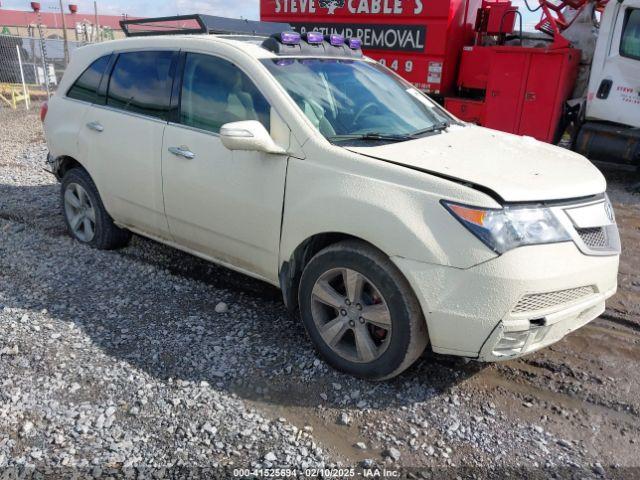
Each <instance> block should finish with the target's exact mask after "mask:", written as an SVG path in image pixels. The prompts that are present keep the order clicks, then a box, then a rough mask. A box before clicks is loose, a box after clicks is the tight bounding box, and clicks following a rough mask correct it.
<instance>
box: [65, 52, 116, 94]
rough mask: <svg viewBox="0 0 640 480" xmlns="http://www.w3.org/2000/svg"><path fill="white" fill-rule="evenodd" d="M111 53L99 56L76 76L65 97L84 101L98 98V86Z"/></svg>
mask: <svg viewBox="0 0 640 480" xmlns="http://www.w3.org/2000/svg"><path fill="white" fill-rule="evenodd" d="M110 59H111V54H109V55H105V56H104V57H100V58H99V59H97V60H96V61H95V62H93V63H92V64H91V65H89V67H88V68H87V69H86V70H85V71H84V72H83V73H82V75H80V76H79V77H78V79H77V80H76V81H75V83H74V84H73V85H72V86H71V88H70V89H69V91H68V92H67V97H69V98H73V99H74V100H82V101H84V102H91V103H93V102H95V101H96V100H97V98H98V87H99V86H100V80H102V75H103V74H104V71H105V70H106V68H107V66H108V65H109V60H110Z"/></svg>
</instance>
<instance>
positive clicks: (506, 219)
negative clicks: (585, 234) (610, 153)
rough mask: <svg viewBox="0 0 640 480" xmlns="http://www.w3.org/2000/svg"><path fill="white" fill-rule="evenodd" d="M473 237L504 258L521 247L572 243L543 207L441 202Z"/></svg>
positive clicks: (553, 217) (558, 223)
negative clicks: (488, 205)
mask: <svg viewBox="0 0 640 480" xmlns="http://www.w3.org/2000/svg"><path fill="white" fill-rule="evenodd" d="M442 204H443V205H444V206H445V208H446V209H447V210H449V212H450V213H451V214H452V215H453V216H454V217H456V218H457V219H458V220H459V221H460V223H462V225H464V226H465V227H467V229H469V231H470V232H471V233H473V234H474V235H475V236H476V237H478V238H479V239H480V240H482V241H483V242H484V243H485V244H486V245H487V246H488V247H489V248H490V249H491V250H493V251H495V252H496V253H499V254H502V253H504V252H506V251H508V250H511V249H513V248H516V247H520V246H522V245H534V244H539V243H556V242H565V241H568V240H571V237H570V236H569V234H568V233H567V231H566V230H565V229H564V227H563V226H562V225H561V224H560V222H559V221H558V219H557V218H556V217H555V215H554V214H553V213H552V212H551V210H549V209H548V208H544V207H515V206H514V207H504V208H501V209H493V208H478V207H470V206H467V205H459V204H455V203H449V202H444V201H443V202H442Z"/></svg>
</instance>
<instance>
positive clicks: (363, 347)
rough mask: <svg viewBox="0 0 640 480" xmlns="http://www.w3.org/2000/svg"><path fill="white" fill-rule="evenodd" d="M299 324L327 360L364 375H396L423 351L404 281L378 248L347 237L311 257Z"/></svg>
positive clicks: (422, 331) (422, 333) (418, 317)
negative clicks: (302, 324)
mask: <svg viewBox="0 0 640 480" xmlns="http://www.w3.org/2000/svg"><path fill="white" fill-rule="evenodd" d="M299 296H300V297H299V304H300V311H301V315H302V320H303V323H304V325H305V327H306V329H307V332H308V334H309V336H310V338H311V340H312V342H313V343H314V346H315V347H316V350H317V351H318V352H319V353H320V355H322V356H323V357H324V358H325V360H326V361H327V362H328V363H329V364H330V365H332V366H333V367H334V368H336V369H338V370H342V371H345V372H347V373H350V374H352V375H355V376H357V377H362V378H368V379H377V380H382V379H385V378H391V377H393V376H395V375H398V374H399V373H401V372H402V371H403V370H405V369H406V368H408V367H409V366H410V365H411V364H412V363H414V362H415V360H416V359H417V358H418V357H419V356H420V355H421V354H422V352H423V351H424V348H425V346H426V345H427V343H428V335H427V329H426V324H425V321H424V317H423V315H422V312H421V309H420V306H419V304H418V302H417V300H416V298H415V295H414V294H413V291H412V290H411V288H410V286H409V284H408V283H407V281H406V279H405V278H404V277H403V276H402V274H401V273H400V271H399V270H398V269H397V267H396V266H395V265H394V264H393V263H392V262H391V260H389V258H388V257H387V256H386V255H384V254H383V253H382V252H380V251H378V250H376V249H375V248H373V247H370V246H369V245H367V244H365V243H363V242H358V241H345V242H340V243H338V244H336V245H332V246H330V247H327V248H326V249H324V250H322V251H321V252H319V253H318V254H317V255H315V256H314V257H313V258H312V259H311V261H310V262H309V263H308V264H307V266H306V267H305V269H304V272H303V274H302V279H301V282H300V290H299Z"/></svg>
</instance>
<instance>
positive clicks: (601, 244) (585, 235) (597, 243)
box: [576, 227, 609, 249]
mask: <svg viewBox="0 0 640 480" xmlns="http://www.w3.org/2000/svg"><path fill="white" fill-rule="evenodd" d="M576 231H577V232H578V235H580V238H581V239H582V241H583V242H584V244H585V245H586V246H587V247H589V248H596V249H602V248H608V247H609V240H608V239H607V234H606V233H605V230H604V228H603V227H595V228H576Z"/></svg>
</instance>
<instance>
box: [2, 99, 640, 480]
mask: <svg viewBox="0 0 640 480" xmlns="http://www.w3.org/2000/svg"><path fill="white" fill-rule="evenodd" d="M45 155H46V147H45V145H44V144H43V141H42V136H41V133H40V127H39V124H38V122H37V119H36V116H35V115H33V114H32V115H30V116H26V115H24V114H20V113H11V112H7V111H6V110H0V468H2V467H7V466H9V467H15V466H27V465H31V466H34V467H38V468H42V467H65V466H66V467H76V468H82V469H86V471H88V472H92V474H94V475H95V476H102V474H103V473H104V472H108V471H110V470H109V469H114V468H127V467H152V468H168V467H179V466H189V467H194V466H201V467H213V468H216V467H219V466H220V467H233V466H241V467H250V466H254V467H261V466H262V467H271V466H280V465H282V466H286V467H299V468H304V467H312V466H313V467H318V466H335V465H350V466H355V465H365V466H367V467H371V466H375V465H386V466H393V467H398V466H412V467H422V466H430V467H437V466H449V465H454V466H470V467H474V466H479V467H485V468H486V467H519V466H525V467H529V468H536V467H539V468H542V467H547V468H558V467H571V468H574V467H578V466H579V467H582V468H583V469H584V471H585V472H586V473H587V474H586V477H589V476H590V475H599V474H600V472H601V470H605V469H610V468H612V467H615V466H616V464H621V465H623V466H625V465H626V466H634V465H637V455H635V456H634V452H635V453H637V444H636V443H634V442H631V440H632V439H634V438H638V435H639V432H640V421H639V416H638V412H639V411H640V409H638V405H637V403H634V400H633V399H627V397H622V398H619V397H616V396H615V395H616V394H617V393H616V392H615V389H614V388H612V387H613V386H614V385H615V384H616V380H617V379H614V378H613V377H610V378H611V379H609V378H607V377H608V375H615V374H610V373H607V374H604V373H599V371H598V368H597V366H596V365H594V364H593V362H594V360H593V359H589V360H588V361H586V360H585V363H586V366H585V364H582V363H580V364H576V365H573V366H570V365H568V364H566V363H564V362H570V361H571V360H570V359H571V358H580V355H582V351H580V354H576V353H575V352H574V351H572V350H571V349H572V348H573V347H572V345H571V344H568V343H561V344H559V345H560V346H559V347H554V348H556V350H554V349H549V350H547V351H545V352H542V353H540V354H536V355H535V356H533V357H530V359H529V360H527V361H517V362H509V363H507V364H504V365H499V366H488V367H487V366H484V365H480V364H476V363H473V362H471V363H467V362H464V361H461V360H457V359H449V358H446V357H434V356H433V355H427V356H426V358H425V359H423V360H422V361H420V362H419V363H418V365H417V366H415V367H413V368H412V369H410V370H409V371H408V372H406V373H405V374H404V375H402V376H401V377H400V378H398V379H395V380H393V381H390V382H385V383H369V382H365V381H360V380H357V379H353V378H351V377H348V376H345V375H342V374H340V373H338V372H335V371H333V370H331V369H330V368H328V366H327V365H326V364H325V363H324V362H322V361H321V360H319V359H318V358H317V357H316V356H315V354H314V353H313V351H312V350H311V348H310V345H309V343H308V340H307V338H306V337H305V334H304V330H303V328H302V326H301V325H300V323H299V321H298V320H296V319H293V318H290V317H289V316H287V314H286V312H285V309H284V306H283V304H282V302H281V299H280V297H279V292H278V291H277V290H275V289H274V288H272V287H270V286H268V285H265V284H263V283H261V282H258V281H256V280H252V279H250V278H248V277H245V276H242V275H239V274H236V273H233V272H231V271H229V270H225V269H222V268H219V267H216V266H214V265H211V264H208V263H207V262H204V261H202V260H199V259H196V258H194V257H191V256H189V255H186V254H183V253H181V252H177V251H175V250H172V249H170V248H168V247H165V246H163V245H159V244H157V243H154V242H151V241H148V240H145V239H142V238H139V237H134V240H133V242H132V243H131V245H130V246H129V247H127V248H125V249H123V250H120V251H116V252H102V251H96V250H92V249H89V248H87V247H83V246H81V245H79V244H78V243H76V242H74V241H72V240H71V239H70V238H69V237H68V236H67V235H66V233H65V229H64V224H63V222H62V217H61V215H60V207H59V205H58V200H59V199H58V195H59V193H58V189H59V186H58V185H57V184H56V182H55V180H54V179H53V177H52V176H51V175H49V174H48V173H46V172H44V171H42V167H43V165H44V158H45ZM627 337H630V338H627ZM627 337H625V339H626V340H625V341H627V342H629V344H630V345H632V346H633V345H635V348H637V345H638V336H637V332H632V333H631V334H629V335H627ZM620 341H622V340H620ZM554 352H560V353H558V354H556V353H554ZM560 355H562V360H559V356H560ZM602 359H604V360H606V356H604V355H603V356H602ZM604 360H601V361H604ZM612 361H613V360H612ZM616 361H617V360H616ZM536 362H537V363H536ZM623 366H624V363H620V364H619V368H623ZM601 370H602V368H601ZM625 372H626V371H625ZM624 374H625V375H628V376H629V375H631V377H632V378H637V376H636V377H633V374H629V373H624ZM632 385H634V387H633V388H636V387H635V385H637V384H632ZM585 389H587V390H586V391H585ZM542 393H544V395H543V394H542ZM629 396H630V397H635V398H637V397H638V395H637V392H636V394H635V395H633V392H632V393H631V394H629ZM596 418H598V419H599V420H596ZM594 422H598V429H597V430H594V429H593V428H592V425H594ZM598 435H602V437H598ZM594 438H597V439H598V442H593V441H592V440H593V439H594ZM604 439H609V440H608V442H607V441H605V440H604ZM612 443H613V444H614V445H615V449H613V448H612V447H611V444H612ZM610 449H612V450H616V452H618V453H617V454H615V455H617V456H615V455H614V456H612V455H613V454H611V453H610ZM633 458H636V460H635V462H634V460H633Z"/></svg>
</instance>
